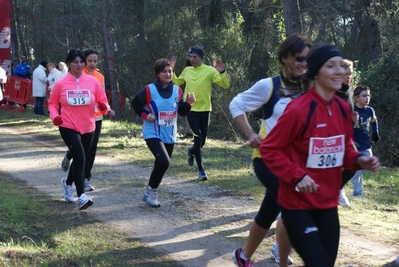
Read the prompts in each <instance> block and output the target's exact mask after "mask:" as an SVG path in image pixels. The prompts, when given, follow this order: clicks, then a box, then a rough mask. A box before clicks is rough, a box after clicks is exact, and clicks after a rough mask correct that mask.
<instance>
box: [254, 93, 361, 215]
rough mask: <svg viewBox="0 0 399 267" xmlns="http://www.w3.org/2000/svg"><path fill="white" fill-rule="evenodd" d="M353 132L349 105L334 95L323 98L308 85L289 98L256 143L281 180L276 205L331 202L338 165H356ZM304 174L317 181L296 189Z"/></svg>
mask: <svg viewBox="0 0 399 267" xmlns="http://www.w3.org/2000/svg"><path fill="white" fill-rule="evenodd" d="M352 136H353V123H352V119H351V108H350V106H349V105H348V103H346V102H345V101H343V100H342V99H340V98H339V97H337V96H334V97H333V99H332V100H330V101H326V100H324V99H323V98H322V97H320V96H319V95H318V94H317V92H316V91H315V89H314V88H312V89H310V91H309V92H308V93H306V94H304V95H302V96H300V97H298V98H296V99H294V100H292V101H291V103H289V104H288V106H287V108H286V110H285V112H284V113H283V115H282V116H281V117H280V119H279V120H278V122H277V124H276V126H275V127H274V128H273V130H272V131H271V132H270V133H269V134H268V135H267V137H266V138H265V139H264V140H263V141H262V144H261V146H260V152H261V156H262V159H263V161H264V162H265V164H266V165H267V167H268V168H269V169H270V170H271V171H272V172H273V173H274V174H275V175H276V176H277V177H278V178H279V179H280V187H279V192H278V202H279V204H280V205H281V206H282V207H283V208H286V209H292V210H298V209H329V208H333V207H336V206H337V205H338V195H339V189H340V186H341V170H342V168H343V167H345V168H348V169H352V170H358V169H359V167H358V166H357V164H356V159H357V157H358V156H359V153H358V152H356V151H355V150H354V149H353V141H352ZM306 174H307V175H309V176H310V178H312V179H313V180H314V181H315V183H316V184H318V185H319V188H318V190H317V191H316V192H314V193H302V192H297V191H296V190H295V186H296V184H297V183H298V182H299V181H301V179H302V178H303V177H304V176H305V175H306Z"/></svg>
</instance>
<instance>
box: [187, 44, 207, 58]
mask: <svg viewBox="0 0 399 267" xmlns="http://www.w3.org/2000/svg"><path fill="white" fill-rule="evenodd" d="M190 54H195V55H197V56H199V57H200V58H201V60H204V55H205V54H204V50H202V48H200V47H198V46H193V47H191V48H190V49H188V51H187V56H188V55H190Z"/></svg>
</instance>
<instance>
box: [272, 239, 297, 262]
mask: <svg viewBox="0 0 399 267" xmlns="http://www.w3.org/2000/svg"><path fill="white" fill-rule="evenodd" d="M270 257H271V258H272V259H273V260H274V261H275V262H276V263H280V253H279V251H278V244H277V243H274V244H273V246H272V249H271V250H270ZM287 264H288V265H291V264H294V261H293V260H292V258H291V257H290V256H288V258H287Z"/></svg>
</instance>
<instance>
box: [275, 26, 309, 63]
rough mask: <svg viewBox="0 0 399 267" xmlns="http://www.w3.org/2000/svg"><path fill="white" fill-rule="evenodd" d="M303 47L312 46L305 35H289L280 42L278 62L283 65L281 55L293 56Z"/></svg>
mask: <svg viewBox="0 0 399 267" xmlns="http://www.w3.org/2000/svg"><path fill="white" fill-rule="evenodd" d="M305 47H309V48H311V47H312V42H311V41H310V40H309V39H308V38H307V37H306V35H302V34H298V33H294V34H291V35H289V36H288V37H287V38H285V40H284V41H283V42H282V43H281V45H280V48H279V49H278V59H279V60H280V63H281V64H283V65H284V62H283V57H292V58H295V56H296V54H297V53H300V52H301V51H302V50H303V49H304V48H305Z"/></svg>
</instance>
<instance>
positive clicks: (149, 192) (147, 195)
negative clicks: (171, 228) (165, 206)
mask: <svg viewBox="0 0 399 267" xmlns="http://www.w3.org/2000/svg"><path fill="white" fill-rule="evenodd" d="M142 199H143V201H145V202H147V204H148V205H150V206H151V207H159V206H161V203H159V200H158V189H157V188H151V186H147V188H146V189H145V190H144V195H143V198H142Z"/></svg>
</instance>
